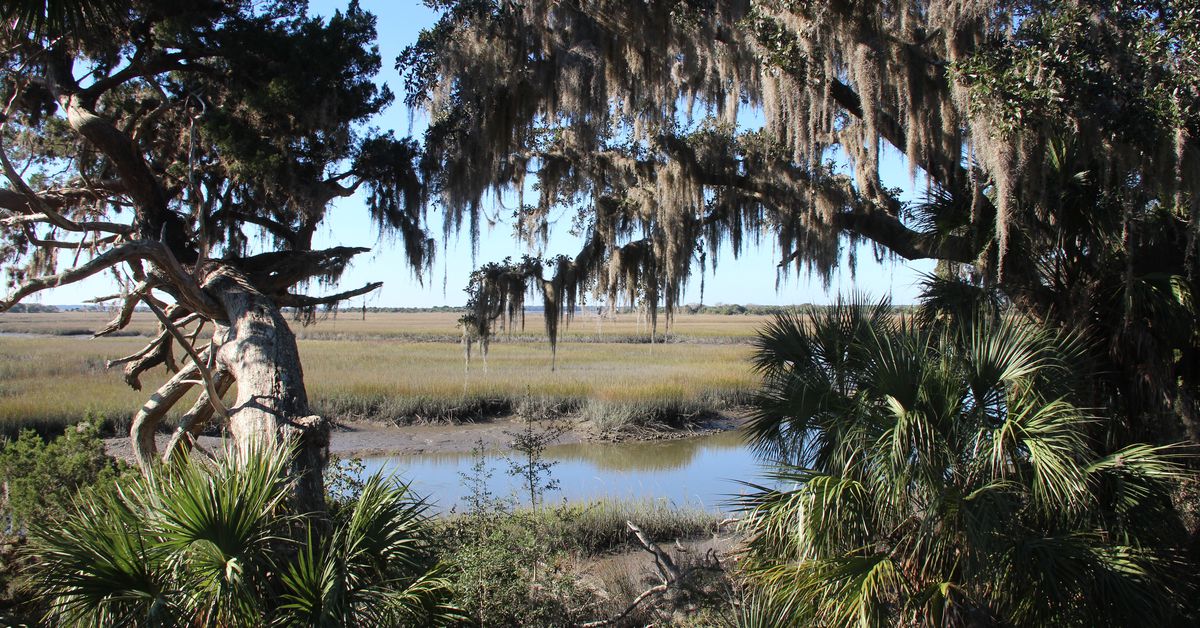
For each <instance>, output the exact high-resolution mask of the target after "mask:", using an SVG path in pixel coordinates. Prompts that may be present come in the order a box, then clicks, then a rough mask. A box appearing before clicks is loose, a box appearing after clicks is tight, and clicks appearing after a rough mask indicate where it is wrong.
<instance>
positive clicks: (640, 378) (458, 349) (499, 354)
mask: <svg viewBox="0 0 1200 628" xmlns="http://www.w3.org/2000/svg"><path fill="white" fill-rule="evenodd" d="M109 318H110V315H108V314H105V313H101V312H62V313H55V314H3V315H0V429H2V430H3V431H4V432H10V433H11V432H12V431H14V430H15V429H17V428H19V427H22V426H31V427H44V428H51V429H52V428H53V427H54V426H59V425H63V424H67V423H71V422H74V421H76V420H78V419H79V418H81V417H83V416H85V415H86V414H88V413H91V414H93V415H95V416H98V417H103V418H104V419H105V420H106V422H107V423H108V424H109V425H111V426H112V427H113V428H115V429H117V430H121V429H124V427H125V426H126V425H127V424H128V421H129V419H130V417H132V415H133V413H134V412H135V411H136V409H137V408H138V407H139V406H140V404H141V403H142V402H144V401H145V399H146V398H147V397H148V396H149V395H150V393H151V392H152V391H153V390H154V389H155V388H157V387H158V385H160V384H161V383H162V382H163V381H164V380H165V379H166V376H167V373H166V372H165V369H156V370H155V371H153V372H152V373H148V374H147V375H146V376H144V377H143V378H142V379H143V390H142V391H140V392H139V391H135V390H132V389H130V388H129V387H128V386H127V385H126V384H125V383H124V381H123V379H122V377H121V373H120V369H119V368H116V369H111V370H110V369H106V368H105V361H106V360H109V359H113V358H117V357H121V356H124V355H128V354H130V353H133V352H135V351H137V350H138V349H140V348H141V347H142V346H143V345H144V344H145V342H146V339H147V338H146V337H147V336H149V335H151V334H152V333H154V327H155V325H154V321H153V320H151V315H149V314H144V313H139V314H137V315H136V316H135V317H134V321H133V323H132V324H131V325H130V326H129V328H128V329H129V330H132V331H134V332H136V333H138V334H144V335H139V336H130V337H117V338H98V339H92V338H90V336H82V335H70V334H84V333H89V332H90V330H94V329H98V328H100V327H102V326H103V325H104V324H105V323H106V322H107V320H108V319H109ZM457 318H458V314H455V313H451V312H436V313H373V312H368V313H367V317H366V320H363V319H362V317H361V314H360V313H359V312H342V313H341V315H340V316H338V317H337V318H333V317H329V318H326V319H325V320H322V321H319V322H317V323H316V324H314V325H310V326H308V327H300V326H299V325H298V324H293V326H294V329H295V331H296V333H297V336H298V337H299V339H300V351H301V356H302V359H303V362H304V370H305V381H306V383H307V387H308V391H309V397H310V399H311V401H312V403H313V406H314V409H315V410H316V411H318V412H321V413H323V414H325V415H326V416H330V417H333V418H335V419H337V420H340V421H346V420H369V421H384V422H389V423H394V424H397V425H403V424H408V423H413V422H458V421H474V420H480V419H485V418H488V417H491V416H497V415H502V414H508V413H511V412H515V411H531V412H538V413H541V414H545V413H550V414H559V415H564V414H565V415H570V416H573V417H576V418H579V419H584V420H590V421H592V423H593V424H594V425H595V426H596V427H597V428H598V429H599V430H600V431H605V430H619V429H623V428H629V427H632V428H639V427H647V426H656V425H668V426H678V425H679V424H681V423H687V422H690V421H695V420H699V419H703V418H705V417H707V416H711V415H712V413H715V412H719V411H721V410H724V409H727V408H730V407H732V406H735V405H737V404H739V403H741V402H742V401H744V399H745V398H746V396H747V395H748V394H749V392H750V391H751V390H752V389H753V388H754V386H755V384H756V380H755V378H754V376H753V374H752V373H751V372H750V369H749V365H748V363H747V361H746V359H747V357H748V356H749V353H750V347H749V345H748V344H747V342H748V340H749V339H750V338H751V337H752V335H753V332H754V329H756V328H757V327H758V326H759V325H760V324H761V323H762V321H763V319H765V317H754V316H721V315H680V316H678V317H677V318H676V324H675V326H674V329H673V330H672V336H670V339H671V342H668V343H666V344H661V343H658V344H653V345H651V344H648V343H647V342H645V340H646V339H645V336H644V335H645V333H646V332H645V324H644V322H643V323H641V324H640V325H639V323H638V321H637V317H636V316H635V315H632V314H627V315H621V316H618V317H617V318H616V319H615V320H613V319H604V320H601V319H599V318H597V317H596V316H595V315H594V314H592V313H586V314H580V315H578V316H577V317H576V319H575V321H574V323H573V324H572V325H571V327H570V331H569V332H568V333H566V334H564V338H563V340H562V341H561V342H560V344H559V350H558V368H557V370H555V371H551V370H550V349H549V346H548V345H547V344H546V343H545V342H539V340H543V339H544V336H543V335H542V334H541V331H542V330H541V318H540V314H539V315H530V316H529V319H528V321H527V330H526V332H524V333H515V334H514V337H512V338H509V337H508V336H507V335H505V334H500V335H499V336H498V337H497V338H496V340H495V341H494V342H493V344H492V348H491V352H490V354H489V356H488V364H487V368H486V370H485V368H484V365H483V362H482V360H480V359H479V357H478V355H476V357H475V358H474V359H473V360H472V363H471V368H470V370H469V371H465V370H464V361H463V350H462V346H461V345H460V344H459V343H458V331H457V328H456V326H455V321H456V320H457ZM639 332H640V333H641V335H639ZM639 339H641V340H642V341H641V342H637V341H638V340H639ZM179 353H181V352H178V351H177V354H179ZM189 401H190V400H185V402H181V403H180V404H179V405H178V406H177V412H176V414H178V413H180V412H182V411H183V410H184V409H186V408H187V407H188V405H189V404H188V402H189Z"/></svg>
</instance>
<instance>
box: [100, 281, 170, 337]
mask: <svg viewBox="0 0 1200 628" xmlns="http://www.w3.org/2000/svg"><path fill="white" fill-rule="evenodd" d="M154 285H155V283H154V282H153V281H149V280H147V281H143V282H141V283H139V284H138V285H137V287H135V288H134V289H133V291H132V292H130V293H129V294H127V295H124V297H123V298H124V299H125V302H124V303H122V304H121V311H120V312H119V313H117V317H116V318H114V319H112V321H110V322H109V323H108V324H107V325H105V326H104V327H103V328H102V329H100V330H98V331H97V332H96V333H94V334H92V337H93V338H99V337H100V336H107V335H108V334H111V333H113V332H115V331H117V330H118V329H124V328H125V326H126V325H128V324H129V321H130V320H131V319H132V318H133V310H134V308H135V307H136V306H137V304H138V301H139V300H141V298H142V295H144V294H146V292H148V291H149V290H151V289H152V288H153V287H154Z"/></svg>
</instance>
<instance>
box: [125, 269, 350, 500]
mask: <svg viewBox="0 0 1200 628" xmlns="http://www.w3.org/2000/svg"><path fill="white" fill-rule="evenodd" d="M202 285H203V288H204V292H205V293H206V294H207V295H208V296H209V297H211V298H212V299H213V301H214V302H216V303H217V304H218V305H219V306H220V307H221V309H222V310H223V311H224V313H225V320H223V321H217V322H218V328H219V331H218V332H217V333H215V334H214V340H215V342H216V343H219V346H218V347H217V349H216V351H217V354H216V357H215V362H216V365H215V368H214V370H217V371H218V373H219V378H218V382H217V386H218V389H219V390H220V392H224V390H221V389H224V388H227V387H228V385H229V382H228V380H229V379H232V381H233V382H235V383H236V384H237V396H236V398H235V399H234V401H233V404H232V405H231V406H230V407H229V431H230V434H231V435H232V437H233V440H234V444H235V446H236V447H237V448H238V450H239V451H240V452H243V453H244V452H247V451H248V450H250V449H251V448H253V447H255V446H256V445H262V444H269V443H275V442H279V441H280V440H282V441H285V442H289V443H291V444H292V446H293V447H295V454H294V458H293V461H292V469H291V471H292V475H293V477H295V478H296V488H295V490H294V497H293V505H294V506H295V508H296V509H297V510H298V511H300V512H316V511H321V510H323V509H324V507H325V487H324V481H323V478H322V473H323V470H324V467H325V463H326V462H327V460H328V451H329V423H328V422H327V421H326V420H324V419H323V418H321V417H319V416H314V415H312V414H311V412H310V411H309V407H308V395H307V393H306V392H305V388H304V371H303V369H302V368H301V365H300V353H299V350H298V348H297V346H296V337H295V336H294V335H293V334H292V332H291V329H290V328H289V327H288V324H287V321H286V320H285V319H284V317H283V314H282V312H281V311H280V308H279V306H278V305H276V304H275V302H274V301H272V300H271V299H270V298H269V297H267V296H265V295H263V294H262V293H261V292H259V291H258V290H256V289H255V288H254V287H253V286H251V285H250V284H249V282H248V281H246V279H245V278H244V277H243V276H242V275H241V274H240V273H238V272H237V271H235V270H233V269H231V268H229V267H227V266H222V265H214V267H213V269H212V270H210V271H209V272H208V273H207V275H206V277H205V278H204V281H203V282H202ZM205 357H206V354H203V353H202V354H201V358H202V360H204V359H205ZM198 374H199V369H198V368H197V367H196V366H195V365H194V364H189V365H188V366H187V367H185V368H183V369H181V370H180V372H179V373H177V374H176V375H175V376H174V377H172V378H171V379H170V380H168V382H167V383H166V384H164V385H163V386H162V387H161V388H159V390H158V391H157V392H156V393H155V394H154V395H153V396H152V397H151V399H150V401H148V402H147V403H146V404H145V405H144V406H143V407H142V409H141V410H140V411H139V412H138V414H137V416H136V417H135V419H134V422H133V426H132V429H131V434H130V436H131V440H132V442H133V444H134V453H135V457H136V458H137V460H138V462H139V463H140V464H141V465H142V466H143V468H145V467H148V466H149V465H152V464H154V463H155V459H156V451H155V443H154V433H155V431H156V429H157V427H158V423H159V420H160V419H161V418H162V416H163V415H165V414H166V412H167V410H168V409H169V408H170V407H171V406H172V405H174V404H175V403H177V402H178V401H179V400H180V399H181V398H182V397H183V395H184V393H186V392H187V390H188V389H189V388H191V387H192V386H194V385H196V383H197V379H198V378H197V375H198ZM194 410H195V409H193V411H194ZM203 414H207V413H203ZM200 427H201V426H199V425H192V426H189V428H190V429H192V430H198V429H199V428H200ZM175 444H176V443H173V446H174V445H175ZM184 446H186V444H185V445H184Z"/></svg>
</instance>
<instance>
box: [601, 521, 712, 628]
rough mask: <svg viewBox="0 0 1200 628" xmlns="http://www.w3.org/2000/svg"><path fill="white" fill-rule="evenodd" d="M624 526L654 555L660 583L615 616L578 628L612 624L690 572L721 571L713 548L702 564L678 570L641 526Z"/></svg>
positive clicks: (669, 557) (679, 582) (677, 582)
mask: <svg viewBox="0 0 1200 628" xmlns="http://www.w3.org/2000/svg"><path fill="white" fill-rule="evenodd" d="M625 526H626V527H628V528H629V531H630V532H631V533H633V536H634V538H636V539H637V541H638V543H639V544H641V546H642V548H643V549H645V550H646V551H647V552H650V554H651V555H653V556H654V564H655V565H656V566H657V567H658V573H659V575H660V576H661V577H662V579H663V580H662V582H661V583H659V584H656V585H654V586H652V587H650V588H649V589H646V590H645V591H643V592H642V593H641V594H639V595H638V596H637V597H635V598H633V601H632V602H630V603H629V605H628V606H626V607H625V610H623V611H621V612H620V613H618V614H617V615H616V616H614V617H610V618H608V619H600V620H596V621H589V622H586V623H583V624H579V628H600V627H601V626H614V625H616V624H617V623H618V622H620V621H621V620H622V619H625V618H626V617H628V616H629V614H630V613H632V612H633V611H634V610H635V609H637V607H638V606H640V605H641V604H642V603H643V602H645V601H646V600H648V599H651V598H653V597H656V596H659V595H662V594H663V593H666V592H667V591H670V590H671V589H672V588H675V587H678V586H681V585H682V583H683V582H684V581H685V580H686V579H687V578H688V576H690V575H691V574H692V572H695V571H702V570H703V571H723V569H722V568H721V561H720V560H719V559H718V558H717V557H716V552H714V551H713V550H709V552H708V554H707V555H706V556H705V562H704V563H703V564H701V565H697V566H695V567H691V568H688V569H684V570H680V569H679V566H678V565H676V564H675V561H674V560H673V559H672V558H671V556H670V555H669V554H667V552H666V551H664V550H663V548H661V547H659V546H658V544H657V543H655V542H654V541H652V540H651V539H650V537H649V536H648V535H647V534H646V533H645V532H643V531H642V529H641V528H639V527H637V526H636V525H634V523H633V522H632V521H626V522H625Z"/></svg>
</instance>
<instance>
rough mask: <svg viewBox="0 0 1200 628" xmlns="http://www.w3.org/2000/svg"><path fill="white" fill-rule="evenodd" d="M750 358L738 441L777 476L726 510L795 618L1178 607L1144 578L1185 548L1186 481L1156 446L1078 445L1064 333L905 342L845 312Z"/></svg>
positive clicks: (1052, 619) (982, 319) (1011, 330)
mask: <svg viewBox="0 0 1200 628" xmlns="http://www.w3.org/2000/svg"><path fill="white" fill-rule="evenodd" d="M867 312H870V314H869V315H867ZM839 335H840V337H839ZM757 349H758V355H757V358H756V365H757V367H758V369H759V371H760V372H761V373H762V374H763V377H764V381H763V389H762V392H761V393H760V394H759V397H758V399H757V412H756V414H755V416H754V417H753V419H752V425H751V427H752V437H753V438H754V439H756V441H757V444H758V446H759V448H760V449H761V450H764V451H768V452H777V453H778V455H777V459H778V460H780V461H782V462H783V463H784V464H783V465H782V466H781V467H780V468H779V469H778V470H776V471H775V472H773V473H772V480H773V485H774V486H776V487H779V488H773V489H767V488H762V487H758V490H757V492H755V493H754V494H752V495H750V496H748V497H745V498H743V499H742V501H741V507H742V508H743V509H744V510H745V512H746V516H745V518H744V521H745V526H746V530H747V532H748V534H749V540H748V554H747V560H746V568H747V572H748V573H749V574H750V578H751V582H754V583H756V584H757V586H759V587H760V588H761V593H762V595H763V596H765V597H766V598H767V599H771V600H775V601H777V602H779V604H782V603H783V602H782V601H786V602H787V604H786V607H787V608H789V609H791V611H790V612H791V613H792V614H791V618H790V621H791V622H792V623H794V624H797V625H803V624H811V625H828V626H845V625H858V626H867V625H896V624H901V623H903V624H913V625H959V624H969V623H979V622H982V623H989V622H991V623H995V622H1000V623H1015V624H1019V625H1029V624H1039V625H1040V624H1045V623H1066V624H1071V623H1080V622H1082V623H1099V624H1105V623H1113V624H1117V623H1120V621H1121V620H1119V619H1117V618H1118V617H1123V618H1129V617H1130V614H1128V613H1126V612H1124V611H1122V612H1121V613H1117V612H1116V611H1111V607H1112V606H1114V605H1119V604H1126V607H1127V608H1130V609H1133V608H1136V609H1139V610H1137V611H1136V613H1142V614H1145V616H1146V617H1153V616H1162V617H1166V616H1169V615H1170V613H1171V612H1172V609H1174V608H1176V606H1177V602H1178V600H1179V599H1180V597H1181V596H1182V595H1183V593H1182V591H1183V589H1182V588H1181V587H1180V586H1179V583H1178V582H1177V581H1174V580H1172V577H1171V576H1170V575H1169V573H1170V570H1169V569H1166V570H1164V569H1160V568H1159V567H1161V566H1163V565H1167V564H1171V563H1172V556H1173V552H1176V551H1177V550H1175V549H1173V546H1172V545H1171V543H1175V542H1177V541H1178V540H1179V538H1181V537H1179V536H1172V535H1173V533H1174V532H1176V531H1181V530H1182V527H1181V526H1180V525H1179V524H1178V521H1174V522H1172V517H1176V518H1177V515H1175V514H1174V513H1173V511H1172V510H1171V509H1170V507H1169V506H1170V501H1169V495H1170V490H1171V483H1172V482H1173V481H1177V480H1178V479H1179V478H1180V477H1182V474H1183V473H1184V471H1183V467H1182V466H1181V464H1180V460H1179V457H1178V454H1177V453H1176V452H1175V450H1173V449H1171V448H1161V447H1150V446H1144V445H1135V446H1132V447H1128V448H1126V449H1124V450H1121V451H1119V452H1116V453H1113V454H1111V455H1107V456H1105V455H1101V454H1100V453H1098V452H1097V451H1096V450H1095V449H1094V446H1095V445H1094V443H1093V442H1092V441H1091V440H1090V439H1089V438H1088V437H1087V430H1088V428H1089V427H1090V426H1091V425H1092V424H1093V423H1094V421H1095V420H1096V419H1095V418H1093V416H1092V415H1091V413H1090V412H1088V411H1087V410H1085V409H1083V408H1080V407H1079V406H1078V405H1076V404H1075V403H1074V402H1073V400H1072V399H1073V398H1072V396H1071V392H1072V390H1073V389H1074V387H1075V386H1077V385H1078V384H1077V383H1076V382H1075V380H1074V377H1075V375H1074V372H1073V369H1072V365H1073V364H1075V363H1077V360H1079V359H1081V358H1080V356H1082V355H1083V353H1084V352H1083V351H1082V350H1081V343H1080V341H1079V339H1078V338H1077V337H1064V336H1060V335H1056V334H1051V333H1048V332H1046V331H1044V330H1042V329H1040V328H1038V327H1036V326H1034V325H1032V324H1030V323H1028V322H1025V321H1021V320H1017V319H1013V318H1005V317H998V316H992V315H990V314H986V313H985V314H976V315H973V316H972V317H970V318H968V319H967V320H966V321H962V320H958V321H956V322H955V324H946V323H945V322H937V323H935V324H933V325H931V326H925V327H918V326H914V325H912V324H910V323H909V322H908V321H905V320H902V319H899V318H898V317H895V316H891V315H889V314H886V311H885V312H884V314H882V315H881V314H879V313H878V311H871V310H870V308H869V307H868V306H867V305H866V304H865V303H862V302H859V303H850V304H846V303H840V304H838V305H837V306H834V307H832V308H830V311H828V312H825V313H821V314H815V313H813V314H810V315H809V316H807V317H801V316H797V315H789V316H782V317H779V318H777V319H776V320H775V321H774V322H773V323H772V324H771V325H769V326H768V327H767V328H766V329H764V330H763V331H762V332H760V334H759V337H758V339H757ZM789 448H792V449H790V451H789ZM789 463H791V464H793V465H794V464H796V463H802V464H803V468H802V467H800V466H789ZM1154 530H1159V531H1164V532H1155V531H1154ZM1026 575H1027V576H1028V577H1025V576H1026ZM1100 598H1104V599H1105V601H1104V602H1103V603H1101V602H1092V601H1089V602H1087V603H1081V602H1079V601H1080V600H1098V599H1100ZM1117 600H1121V601H1117ZM779 604H776V605H775V606H774V607H776V608H777V607H779ZM1152 607H1153V608H1152Z"/></svg>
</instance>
